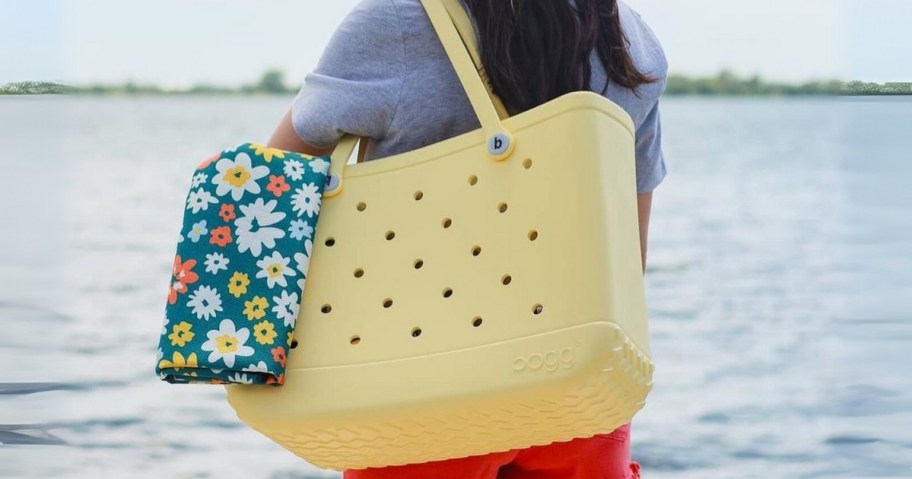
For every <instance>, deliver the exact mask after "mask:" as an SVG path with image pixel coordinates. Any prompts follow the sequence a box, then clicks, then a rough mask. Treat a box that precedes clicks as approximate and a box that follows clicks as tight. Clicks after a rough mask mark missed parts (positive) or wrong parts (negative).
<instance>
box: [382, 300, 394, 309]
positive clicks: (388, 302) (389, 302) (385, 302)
mask: <svg viewBox="0 0 912 479" xmlns="http://www.w3.org/2000/svg"><path fill="white" fill-rule="evenodd" d="M392 305H393V300H392V299H390V298H386V299H384V300H383V307H384V308H389V307H391V306H392Z"/></svg>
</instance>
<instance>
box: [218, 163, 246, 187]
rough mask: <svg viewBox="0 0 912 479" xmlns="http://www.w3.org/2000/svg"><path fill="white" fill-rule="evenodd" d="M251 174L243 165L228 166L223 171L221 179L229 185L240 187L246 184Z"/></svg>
mask: <svg viewBox="0 0 912 479" xmlns="http://www.w3.org/2000/svg"><path fill="white" fill-rule="evenodd" d="M251 176H253V175H251V174H250V171H248V170H247V168H244V167H243V166H240V165H238V166H235V167H234V168H229V169H228V170H226V171H225V174H224V175H223V176H222V179H224V180H225V182H227V183H228V184H229V185H231V186H233V187H235V188H240V187H242V186H244V185H246V184H247V182H248V181H250V177H251Z"/></svg>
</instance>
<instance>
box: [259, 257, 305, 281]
mask: <svg viewBox="0 0 912 479" xmlns="http://www.w3.org/2000/svg"><path fill="white" fill-rule="evenodd" d="M290 262H291V258H286V257H284V256H282V254H281V253H279V252H278V251H273V252H272V256H264V257H263V259H261V260H259V261H257V267H258V268H260V270H259V271H258V272H257V274H256V277H257V278H266V286H269V287H270V288H273V287H275V285H277V284H278V285H279V286H281V287H283V288H287V287H288V282H287V281H286V280H285V277H286V276H294V275H295V270H294V269H293V268H291V267H289V266H288V263H290Z"/></svg>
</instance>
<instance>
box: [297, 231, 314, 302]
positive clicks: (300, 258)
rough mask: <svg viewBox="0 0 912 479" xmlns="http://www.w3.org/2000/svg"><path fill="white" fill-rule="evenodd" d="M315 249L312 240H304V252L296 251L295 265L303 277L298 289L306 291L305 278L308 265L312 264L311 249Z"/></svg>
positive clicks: (299, 281)
mask: <svg viewBox="0 0 912 479" xmlns="http://www.w3.org/2000/svg"><path fill="white" fill-rule="evenodd" d="M311 249H313V242H312V241H310V240H305V241H304V252H303V253H295V255H294V260H295V263H297V264H296V265H295V267H296V268H297V269H298V271H300V272H301V279H299V280H298V289H300V290H301V291H304V280H305V279H306V278H307V266H308V265H309V264H310V251H311Z"/></svg>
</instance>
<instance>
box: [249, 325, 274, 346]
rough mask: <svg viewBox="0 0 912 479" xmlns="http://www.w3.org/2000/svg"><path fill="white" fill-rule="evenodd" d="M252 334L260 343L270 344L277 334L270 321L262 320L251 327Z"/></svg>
mask: <svg viewBox="0 0 912 479" xmlns="http://www.w3.org/2000/svg"><path fill="white" fill-rule="evenodd" d="M253 336H254V337H255V338H256V342H258V343H260V344H272V343H274V342H275V338H276V336H278V334H276V332H275V326H273V325H272V323H270V322H269V321H263V322H262V323H257V324H256V325H255V326H254V327H253Z"/></svg>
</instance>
